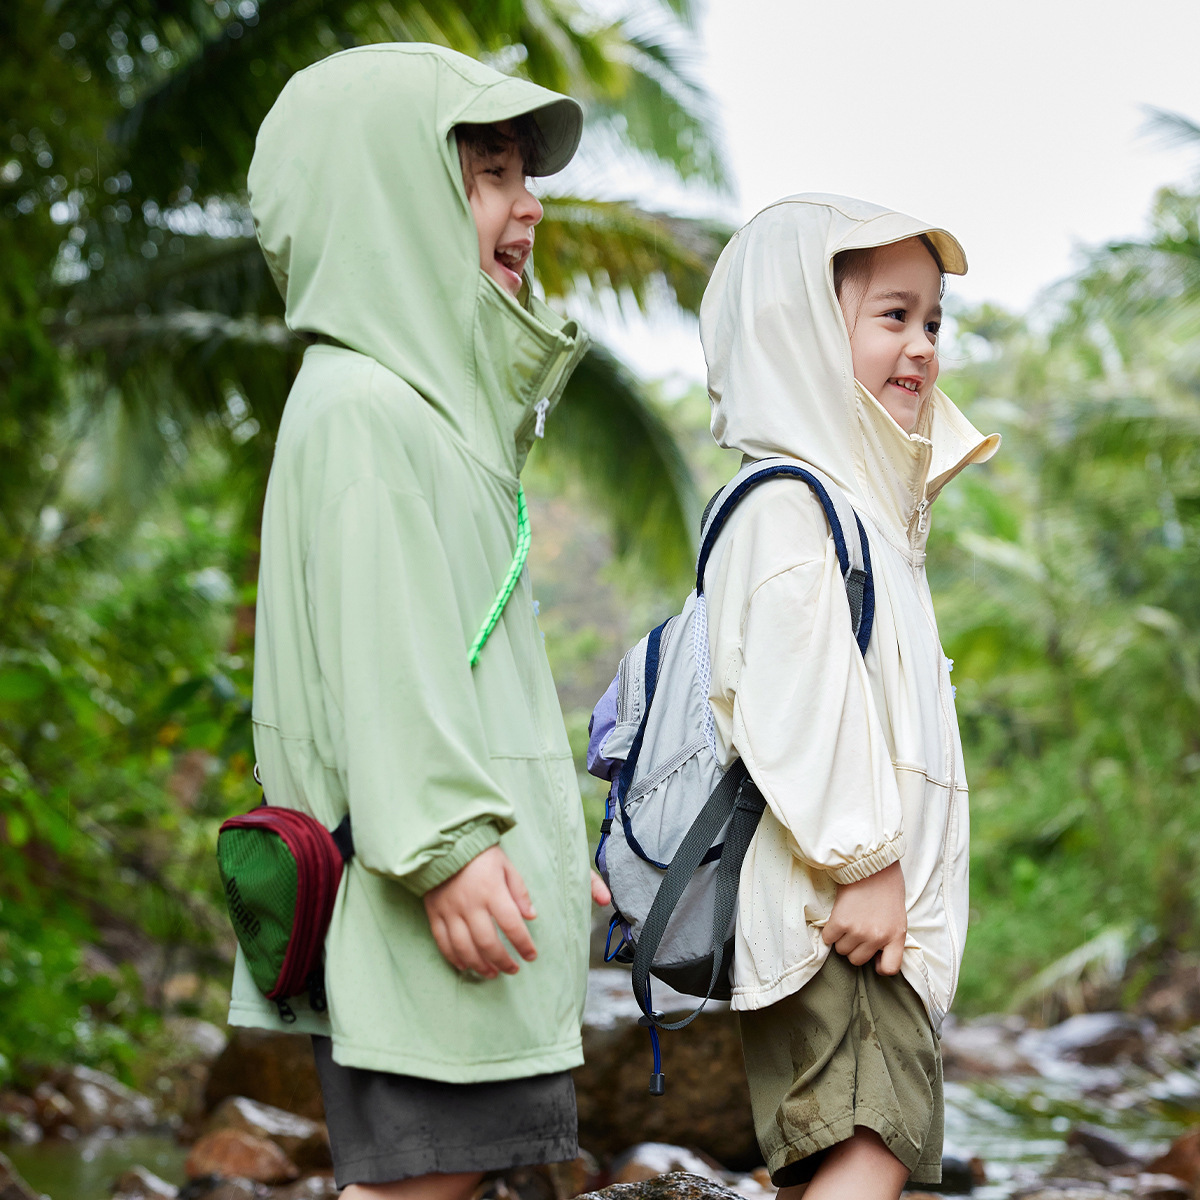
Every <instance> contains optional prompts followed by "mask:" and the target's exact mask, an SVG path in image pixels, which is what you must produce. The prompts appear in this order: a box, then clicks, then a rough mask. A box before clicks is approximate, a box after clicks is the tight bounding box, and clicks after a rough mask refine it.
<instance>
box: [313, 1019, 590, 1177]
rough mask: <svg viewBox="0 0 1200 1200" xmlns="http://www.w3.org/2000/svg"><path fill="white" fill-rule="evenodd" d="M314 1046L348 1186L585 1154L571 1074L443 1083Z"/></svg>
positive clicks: (337, 1165) (325, 1041)
mask: <svg viewBox="0 0 1200 1200" xmlns="http://www.w3.org/2000/svg"><path fill="white" fill-rule="evenodd" d="M312 1042H313V1054H314V1056H315V1058H316V1060H317V1074H318V1075H319V1076H320V1077H321V1093H322V1095H323V1097H324V1099H325V1120H326V1123H327V1124H328V1126H329V1141H330V1144H331V1145H332V1148H333V1173H334V1178H335V1180H336V1182H337V1185H338V1187H339V1188H344V1187H348V1186H349V1185H350V1184H352V1183H392V1182H394V1181H396V1180H399V1179H411V1178H412V1177H414V1176H417V1175H429V1174H434V1173H436V1174H445V1175H451V1174H457V1173H459V1172H466V1171H503V1170H507V1169H508V1168H509V1167H517V1166H529V1165H532V1164H534V1163H547V1162H563V1161H565V1160H567V1159H573V1158H576V1157H578V1155H579V1144H578V1140H577V1135H578V1130H577V1125H576V1118H575V1084H574V1082H573V1081H572V1079H571V1074H570V1072H569V1071H559V1072H558V1073H557V1074H554V1075H532V1076H529V1077H528V1078H525V1079H500V1080H496V1081H495V1082H491V1083H442V1082H440V1081H439V1080H436V1079H418V1078H416V1077H415V1076H412V1075H392V1074H390V1073H388V1072H386V1071H366V1070H362V1069H360V1068H358V1067H343V1066H340V1065H339V1064H337V1063H335V1062H334V1061H333V1043H332V1042H331V1041H330V1040H329V1038H325V1037H314V1038H313V1040H312Z"/></svg>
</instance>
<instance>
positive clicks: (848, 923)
mask: <svg viewBox="0 0 1200 1200" xmlns="http://www.w3.org/2000/svg"><path fill="white" fill-rule="evenodd" d="M907 933H908V913H907V911H906V909H905V904H904V876H903V875H902V874H901V872H900V864H899V863H898V862H894V863H892V864H891V866H888V867H884V868H883V870H882V871H878V872H876V874H874V875H868V876H867V878H866V879H860V880H859V881H858V882H857V883H843V884H839V885H838V890H837V899H836V900H834V902H833V912H831V913H830V914H829V920H828V922H826V925H825V928H824V929H823V930H822V931H821V937H822V938H823V940H824V942H825V944H826V945H827V946H832V947H833V948H834V949H835V950H836V951H837V952H838V953H839V954H841V955H844V956H845V957H846V958H848V959H849V960H850V961H851V962H852V963H853V964H854V965H855V966H856V967H861V966H862V965H863V963H867V962H870V961H871V959H872V958H874V957H875V956H876V955H877V954H878V955H879V958H878V960H877V961H876V963H875V970H876V971H877V972H878V973H879V974H880V975H895V974H896V973H897V972H898V971H899V970H900V960H901V958H903V956H904V939H905V935H906V934H907Z"/></svg>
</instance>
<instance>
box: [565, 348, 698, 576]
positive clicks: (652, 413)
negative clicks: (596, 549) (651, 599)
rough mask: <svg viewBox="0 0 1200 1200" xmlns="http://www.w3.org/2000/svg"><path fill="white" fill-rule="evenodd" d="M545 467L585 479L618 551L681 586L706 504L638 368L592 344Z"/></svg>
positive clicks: (568, 393) (688, 570)
mask: <svg viewBox="0 0 1200 1200" xmlns="http://www.w3.org/2000/svg"><path fill="white" fill-rule="evenodd" d="M545 454H546V456H547V459H548V460H549V463H548V465H549V466H551V467H553V468H557V469H559V470H565V471H567V472H569V474H570V476H571V477H572V478H581V479H582V480H583V481H584V484H585V486H586V487H587V489H588V491H589V493H590V494H591V495H592V496H594V497H595V500H596V502H598V504H599V505H600V506H601V508H602V509H603V511H604V512H605V513H606V514H607V516H608V518H609V520H610V521H611V522H612V528H613V532H614V538H615V542H616V550H617V553H618V555H620V556H621V557H622V558H624V559H625V560H626V561H633V562H636V564H637V566H638V569H639V570H640V571H644V572H645V573H646V574H648V575H650V576H653V577H655V578H657V579H660V580H663V581H665V582H669V583H672V584H678V583H680V582H681V581H683V580H686V579H687V578H688V577H689V576H690V573H691V570H692V567H693V565H694V555H695V539H696V536H697V534H698V531H699V521H700V510H701V503H700V497H699V493H698V491H697V488H696V482H695V479H694V477H693V475H692V471H691V468H690V467H689V466H688V463H687V460H686V458H685V457H684V454H683V451H682V449H681V448H680V445H679V443H678V441H677V440H676V438H675V436H674V434H673V433H672V431H671V429H670V427H669V426H668V425H667V423H666V421H664V420H663V418H662V416H661V415H660V414H659V413H658V412H657V411H656V409H655V408H654V406H653V405H652V403H651V402H650V401H649V399H648V398H647V396H646V394H645V392H644V391H643V389H642V388H641V387H640V385H639V384H638V381H637V380H636V378H635V377H634V376H633V374H632V373H631V372H630V371H629V370H628V368H626V367H625V366H624V365H623V364H622V363H621V362H620V361H619V359H617V357H616V356H615V355H614V354H613V353H612V352H611V351H609V350H606V349H604V348H602V347H598V346H593V347H592V349H590V350H589V351H588V353H587V355H586V356H585V357H584V360H583V362H582V363H581V364H580V366H579V368H578V369H577V370H576V372H575V374H574V375H573V376H572V377H571V382H570V383H569V384H568V385H567V390H566V392H565V393H564V395H563V399H562V403H561V404H560V405H559V406H558V408H557V409H556V410H555V413H554V417H553V421H552V428H551V429H550V432H549V433H548V435H547V437H546V441H545Z"/></svg>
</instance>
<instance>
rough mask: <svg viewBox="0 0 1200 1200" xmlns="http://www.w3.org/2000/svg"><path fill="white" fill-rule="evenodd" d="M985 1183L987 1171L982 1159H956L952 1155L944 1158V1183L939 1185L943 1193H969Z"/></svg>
mask: <svg viewBox="0 0 1200 1200" xmlns="http://www.w3.org/2000/svg"><path fill="white" fill-rule="evenodd" d="M985 1183H987V1171H986V1170H985V1169H984V1165H983V1160H982V1159H981V1158H956V1157H955V1156H954V1155H952V1154H947V1155H944V1156H943V1157H942V1182H941V1183H940V1184H938V1185H937V1186H938V1188H939V1189H940V1190H941V1191H943V1192H969V1191H971V1189H972V1188H975V1187H979V1186H981V1185H982V1184H985Z"/></svg>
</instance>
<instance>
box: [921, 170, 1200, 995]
mask: <svg viewBox="0 0 1200 1200" xmlns="http://www.w3.org/2000/svg"><path fill="white" fill-rule="evenodd" d="M1198 213H1200V198H1198V197H1197V196H1196V195H1185V194H1183V193H1180V192H1177V191H1167V192H1164V193H1163V194H1162V197H1161V199H1160V202H1159V205H1158V208H1157V210H1156V213H1155V229H1154V232H1153V233H1152V236H1151V237H1150V239H1148V240H1147V242H1145V243H1143V244H1138V245H1132V244H1124V245H1119V246H1112V247H1109V248H1106V249H1105V250H1103V251H1099V252H1097V253H1096V254H1095V256H1094V257H1093V260H1092V262H1091V264H1090V265H1089V267H1088V268H1087V269H1086V270H1085V271H1084V272H1083V273H1082V274H1081V275H1080V276H1079V277H1078V278H1076V279H1074V280H1072V281H1070V282H1069V283H1068V284H1066V285H1064V286H1063V289H1062V290H1061V307H1060V310H1059V317H1058V319H1057V320H1056V321H1055V322H1054V323H1053V325H1052V326H1051V327H1050V328H1049V330H1048V331H1046V332H1045V333H1044V334H1040V335H1035V334H1034V333H1032V332H1030V331H1029V330H1028V329H1027V328H1026V327H1025V325H1024V323H1023V322H1021V321H1019V320H1017V319H1015V318H1009V317H1005V316H1004V315H1002V314H998V313H997V312H995V311H994V310H986V311H982V312H979V313H971V314H964V315H963V316H962V318H961V319H960V322H959V323H960V327H961V329H962V330H963V332H964V337H965V342H966V345H967V347H968V348H969V349H971V350H972V351H974V352H975V354H976V359H977V361H976V363H975V365H972V366H968V367H966V368H964V369H963V370H961V371H960V372H959V373H958V377H957V378H956V379H954V380H953V381H952V382H949V383H947V385H946V386H947V388H948V389H949V390H950V391H951V394H954V395H959V396H965V397H966V398H967V400H968V407H969V409H970V410H971V412H972V415H973V417H974V418H975V419H976V422H977V423H978V424H980V425H982V426H984V427H986V428H987V429H989V430H990V429H992V428H1000V429H1001V430H1002V432H1003V433H1004V436H1005V444H1004V446H1003V448H1002V451H1001V454H1000V455H999V456H998V457H997V459H996V460H995V462H994V465H993V466H990V467H988V468H986V469H985V472H984V473H979V472H974V473H973V474H974V475H975V478H974V479H966V480H962V481H960V482H958V483H956V484H955V485H953V487H952V488H951V490H950V492H948V493H947V495H946V496H945V497H944V498H943V500H942V501H940V502H939V510H940V512H939V516H938V529H937V533H936V536H935V538H934V539H933V542H932V544H931V559H930V575H931V581H932V583H933V586H934V589H935V593H936V594H937V597H938V612H939V623H940V626H941V630H942V637H943V641H944V643H945V645H946V649H947V653H948V654H949V655H951V656H952V657H953V658H954V659H955V662H956V667H955V671H954V679H955V681H956V683H957V684H958V707H959V716H960V722H961V726H962V732H963V739H964V744H965V749H966V754H967V761H968V764H969V766H970V769H971V784H972V810H973V818H974V824H973V835H972V836H973V849H972V873H973V878H972V933H971V939H970V944H969V948H968V951H967V958H966V963H965V965H964V974H963V980H962V1003H963V1004H964V1006H966V1007H968V1008H980V1007H984V1008H994V1007H1000V1006H1002V1005H1003V1004H1004V1003H1005V1002H1006V1001H1007V999H1008V998H1009V997H1010V996H1011V989H1012V984H1013V981H1015V980H1022V979H1027V978H1029V976H1030V975H1032V974H1034V973H1035V972H1036V971H1038V970H1040V969H1042V968H1044V967H1046V966H1047V965H1048V964H1049V963H1051V962H1052V961H1053V960H1056V959H1059V958H1061V957H1062V956H1063V955H1065V954H1067V953H1068V952H1069V951H1072V950H1074V949H1075V948H1076V947H1077V946H1079V945H1080V943H1082V942H1084V941H1086V940H1087V939H1088V938H1089V937H1090V936H1092V935H1094V934H1096V933H1098V932H1099V931H1101V930H1102V929H1108V928H1124V929H1127V930H1147V931H1150V934H1149V935H1150V936H1151V937H1152V938H1153V939H1154V942H1153V945H1154V947H1155V949H1154V951H1153V953H1160V952H1161V951H1163V950H1165V949H1167V948H1172V949H1175V948H1178V949H1195V948H1196V936H1197V935H1196V930H1197V928H1200V876H1198V875H1197V870H1196V867H1197V864H1198V863H1200V810H1197V808H1196V806H1195V803H1194V798H1195V794H1196V787H1197V784H1198V782H1200V593H1198V592H1197V589H1196V580H1197V578H1200V503H1198V502H1197V500H1198V498H1200V359H1198V358H1197V355H1196V352H1195V340H1194V335H1195V332H1196V329H1197V321H1198V319H1200V274H1197V273H1196V272H1195V271H1194V270H1193V264H1194V263H1195V262H1197V261H1200V258H1198V257H1197V251H1198V250H1200V239H1198V237H1197V229H1198V225H1197V215H1198ZM1138 936H1139V937H1140V935H1138Z"/></svg>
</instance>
